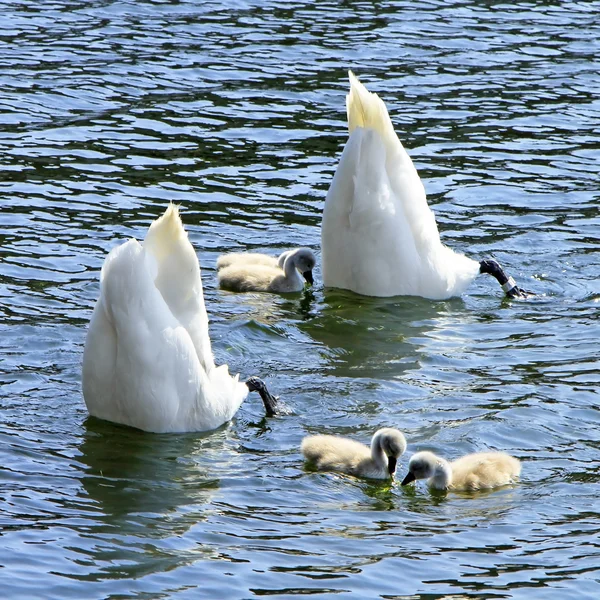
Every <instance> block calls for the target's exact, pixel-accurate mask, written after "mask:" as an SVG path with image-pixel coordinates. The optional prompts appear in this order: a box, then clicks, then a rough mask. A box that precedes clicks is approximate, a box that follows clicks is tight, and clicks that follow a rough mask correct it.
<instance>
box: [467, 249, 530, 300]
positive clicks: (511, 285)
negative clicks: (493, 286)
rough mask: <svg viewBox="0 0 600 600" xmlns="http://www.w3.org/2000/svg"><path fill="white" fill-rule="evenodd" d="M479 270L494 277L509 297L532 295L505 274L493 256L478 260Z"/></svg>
mask: <svg viewBox="0 0 600 600" xmlns="http://www.w3.org/2000/svg"><path fill="white" fill-rule="evenodd" d="M479 272H480V273H487V274H488V275H491V276H492V277H494V278H495V279H496V280H497V281H498V283H499V284H500V285H501V286H502V289H503V290H504V292H505V293H506V295H507V296H508V297H509V298H526V297H527V296H530V295H533V294H531V292H526V291H525V290H523V289H521V288H520V287H519V286H518V285H517V283H516V282H515V280H514V279H513V278H512V277H511V276H510V275H507V274H506V271H505V270H504V269H503V268H502V267H501V266H500V264H499V263H498V261H496V260H494V259H493V258H486V259H484V260H482V261H480V262H479Z"/></svg>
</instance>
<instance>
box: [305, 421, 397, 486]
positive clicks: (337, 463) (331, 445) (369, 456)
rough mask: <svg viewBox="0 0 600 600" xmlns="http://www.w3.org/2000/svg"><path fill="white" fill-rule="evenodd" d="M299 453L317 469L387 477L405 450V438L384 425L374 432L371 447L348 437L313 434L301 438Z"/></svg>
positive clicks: (392, 472)
mask: <svg viewBox="0 0 600 600" xmlns="http://www.w3.org/2000/svg"><path fill="white" fill-rule="evenodd" d="M301 450H302V454H304V457H305V458H306V460H307V461H309V462H311V463H313V464H314V465H315V466H316V468H317V469H318V470H320V471H339V472H341V473H347V474H348V475H355V476H357V477H367V478H370V479H389V478H390V477H391V478H393V477H394V473H395V471H396V463H397V461H398V458H400V457H401V456H402V455H403V454H404V451H405V450H406V439H405V438H404V435H403V434H402V433H401V432H400V431H398V430H397V429H393V428H391V427H385V428H383V429H379V430H378V431H376V432H375V435H374V436H373V438H372V440H371V447H370V448H369V447H368V446H365V445H364V444H361V443H360V442H356V441H354V440H351V439H349V438H345V437H338V436H334V435H313V436H309V437H306V438H304V440H302V446H301Z"/></svg>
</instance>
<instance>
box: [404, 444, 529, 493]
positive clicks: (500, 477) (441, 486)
mask: <svg viewBox="0 0 600 600" xmlns="http://www.w3.org/2000/svg"><path fill="white" fill-rule="evenodd" d="M520 473H521V463H520V462H519V460H518V459H517V458H515V457H514V456H510V454H506V453H504V452H476V453H474V454H467V455H466V456H463V457H461V458H458V459H457V460H454V461H452V462H449V461H447V460H445V459H444V458H441V457H440V456H437V455H436V454H434V453H433V452H417V453H416V454H415V455H413V456H412V457H411V459H410V461H409V463H408V475H407V476H406V477H405V478H404V480H403V481H402V485H407V484H409V483H411V482H412V481H415V480H417V479H427V480H428V481H427V484H428V485H429V487H431V488H433V489H436V490H455V491H467V490H483V489H491V488H496V487H500V486H503V485H509V484H511V483H514V482H515V481H516V479H517V478H518V477H519V475H520Z"/></svg>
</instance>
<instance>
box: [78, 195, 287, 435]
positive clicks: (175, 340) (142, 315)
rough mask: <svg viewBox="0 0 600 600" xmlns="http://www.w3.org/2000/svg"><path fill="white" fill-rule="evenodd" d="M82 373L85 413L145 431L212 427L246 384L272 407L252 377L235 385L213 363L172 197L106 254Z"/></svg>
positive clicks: (196, 277)
mask: <svg viewBox="0 0 600 600" xmlns="http://www.w3.org/2000/svg"><path fill="white" fill-rule="evenodd" d="M82 375H83V377H82V378H83V396H84V399H85V403H86V405H87V408H88V411H89V412H90V414H91V415H93V416H95V417H99V418H101V419H106V420H108V421H114V422H116V423H123V424H125V425H130V426H132V427H137V428H139V429H143V430H145V431H152V432H172V431H206V430H210V429H215V428H216V427H219V426H220V425H222V424H223V423H225V422H226V421H228V420H230V419H231V418H232V417H233V415H234V414H235V413H236V411H237V410H238V408H239V407H240V404H241V403H242V401H243V400H244V399H245V398H246V396H247V395H248V391H249V390H257V391H259V392H260V393H261V397H262V398H263V402H265V407H266V409H267V413H268V414H273V413H274V412H275V404H274V402H273V401H274V398H273V397H272V396H270V394H269V393H268V391H266V388H265V387H264V384H263V383H262V382H261V381H260V380H259V379H258V378H251V379H250V380H249V381H248V383H246V384H244V383H241V382H240V381H239V380H238V379H239V376H238V375H236V376H235V377H231V376H230V375H229V372H228V369H227V365H221V366H220V367H216V366H215V363H214V360H213V355H212V350H211V345H210V338H209V336H208V317H207V314H206V309H205V307H204V296H203V293H202V280H201V278H200V265H199V264H198V258H197V256H196V254H195V252H194V249H193V248H192V245H191V244H190V242H189V240H188V237H187V233H186V232H185V230H184V228H183V224H182V223H181V219H180V217H179V211H178V209H177V207H176V206H175V205H173V204H171V205H170V206H169V207H168V208H167V210H166V212H165V213H164V215H163V216H162V217H160V218H159V219H157V220H156V221H154V222H153V223H152V224H151V225H150V229H149V230H148V233H147V234H146V238H145V240H144V242H143V244H140V243H139V242H137V241H136V240H134V239H131V240H129V241H127V242H125V243H123V244H121V245H120V246H118V247H117V248H114V249H113V250H111V252H110V253H109V255H108V256H107V257H106V260H105V261H104V265H103V266H102V272H101V274H100V297H99V299H98V301H97V303H96V306H95V307H94V312H93V314H92V319H91V322H90V326H89V329H88V333H87V338H86V341H85V349H84V353H83V374H82Z"/></svg>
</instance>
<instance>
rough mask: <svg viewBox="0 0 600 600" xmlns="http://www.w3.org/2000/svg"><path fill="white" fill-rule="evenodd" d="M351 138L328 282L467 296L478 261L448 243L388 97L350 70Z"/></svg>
mask: <svg viewBox="0 0 600 600" xmlns="http://www.w3.org/2000/svg"><path fill="white" fill-rule="evenodd" d="M346 105H347V112H348V126H349V132H350V137H349V139H348V142H347V143H346V147H345V148H344V151H343V153H342V157H341V159H340V163H339V165H338V168H337V170H336V173H335V176H334V178H333V181H332V183H331V186H330V188H329V192H328V194H327V199H326V201H325V210H324V213H323V225H322V230H321V244H322V261H323V283H324V285H325V286H327V287H337V288H344V289H349V290H352V291H354V292H357V293H359V294H363V295H367V296H396V295H411V296H423V297H425V298H432V299H443V298H449V297H451V296H457V295H460V294H461V293H463V292H464V291H465V289H466V288H467V286H468V285H469V284H470V283H471V281H472V280H473V279H474V278H475V277H476V276H477V274H478V272H479V263H478V262H476V261H474V260H471V259H469V258H467V257H466V256H463V255H462V254H458V253H456V252H454V251H453V250H451V249H450V248H447V247H446V246H444V245H443V244H442V243H441V241H440V235H439V232H438V229H437V225H436V222H435V217H434V215H433V212H432V211H431V209H430V208H429V206H428V205H427V199H426V196H425V189H424V187H423V183H422V182H421V179H420V178H419V175H418V173H417V171H416V169H415V167H414V165H413V163H412V161H411V159H410V157H409V155H408V153H407V152H406V150H405V149H404V148H403V146H402V144H401V143H400V140H399V139H398V137H397V136H396V133H395V132H394V128H393V126H392V122H391V121H390V118H389V115H388V112H387V109H386V107H385V104H384V103H383V101H382V100H381V99H380V98H379V97H378V96H377V95H376V94H372V93H370V92H368V91H367V90H366V88H365V87H364V86H363V85H362V84H361V83H360V82H359V81H358V79H357V78H356V77H355V76H354V75H353V74H352V73H351V72H350V94H349V95H348V96H347V99H346Z"/></svg>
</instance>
